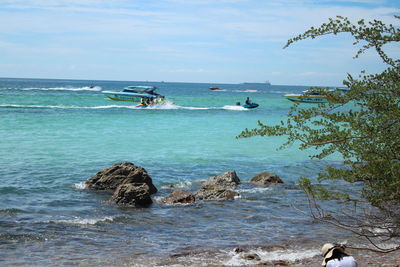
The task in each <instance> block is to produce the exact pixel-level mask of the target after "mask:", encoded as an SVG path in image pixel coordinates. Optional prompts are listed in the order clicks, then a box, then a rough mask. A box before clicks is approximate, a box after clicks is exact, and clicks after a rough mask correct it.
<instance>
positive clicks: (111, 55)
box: [0, 0, 400, 86]
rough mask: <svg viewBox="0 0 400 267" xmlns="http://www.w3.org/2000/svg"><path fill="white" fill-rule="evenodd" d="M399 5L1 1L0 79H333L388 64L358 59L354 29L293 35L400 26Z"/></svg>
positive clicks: (368, 1) (394, 1)
mask: <svg viewBox="0 0 400 267" xmlns="http://www.w3.org/2000/svg"><path fill="white" fill-rule="evenodd" d="M399 11H400V1H399V0H387V1H385V0H353V1H352V0H346V1H325V0H314V1H312V0H159V1H155V0H154V1H153V0H112V1H109V0H1V1H0V58H1V60H0V77H26V78H70V79H89V80H95V79H98V80H129V81H146V80H148V81H171V82H174V81H176V82H206V83H208V82H210V83H241V82H264V81H266V80H269V81H270V82H271V83H272V84H284V85H327V86H335V85H341V83H342V80H343V79H344V78H345V77H346V73H352V74H356V73H358V72H359V71H361V70H367V71H368V72H377V71H380V70H382V68H383V67H384V66H383V65H382V64H381V63H380V60H379V59H378V58H377V56H376V55H375V53H373V52H368V53H367V54H366V55H364V56H362V57H361V58H359V59H353V56H354V55H355V53H356V51H357V49H356V47H354V46H352V41H353V40H352V39H351V38H350V37H349V36H347V35H341V36H339V37H338V36H336V37H335V36H327V37H323V38H320V39H314V40H306V41H302V42H299V43H296V44H294V45H292V46H290V47H289V48H287V49H282V48H283V46H284V45H285V43H286V41H287V40H288V39H289V38H291V37H294V36H296V35H298V34H300V33H302V32H304V31H305V30H307V29H308V28H309V27H311V26H318V25H320V24H322V23H323V22H326V21H327V19H328V18H329V17H335V16H336V15H342V16H346V17H348V18H349V19H351V20H352V21H356V20H358V19H361V18H364V19H366V20H372V19H380V20H382V21H384V22H386V23H392V24H394V25H399V23H400V20H396V19H395V18H394V16H393V15H394V14H397V15H400V12H399ZM388 51H389V52H390V53H391V55H392V56H397V57H398V56H400V49H399V47H398V46H397V47H395V46H391V47H388Z"/></svg>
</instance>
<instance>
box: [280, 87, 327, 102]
mask: <svg viewBox="0 0 400 267" xmlns="http://www.w3.org/2000/svg"><path fill="white" fill-rule="evenodd" d="M283 96H284V97H285V98H286V99H288V100H290V101H293V102H296V103H300V102H301V103H327V102H328V100H327V99H326V96H325V95H321V94H319V93H317V92H309V91H308V90H306V91H303V93H302V94H285V95H283Z"/></svg>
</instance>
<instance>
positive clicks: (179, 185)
mask: <svg viewBox="0 0 400 267" xmlns="http://www.w3.org/2000/svg"><path fill="white" fill-rule="evenodd" d="M192 185H193V182H192V181H180V182H178V183H176V184H172V185H165V186H162V187H161V188H163V189H177V188H178V189H185V188H186V189H189V188H191V187H192Z"/></svg>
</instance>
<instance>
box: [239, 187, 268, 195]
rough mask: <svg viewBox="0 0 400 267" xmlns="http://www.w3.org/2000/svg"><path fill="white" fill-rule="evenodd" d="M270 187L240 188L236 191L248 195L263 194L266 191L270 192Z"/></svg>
mask: <svg viewBox="0 0 400 267" xmlns="http://www.w3.org/2000/svg"><path fill="white" fill-rule="evenodd" d="M271 190H272V188H271V187H254V188H242V189H238V192H240V193H249V194H256V193H265V192H267V191H271Z"/></svg>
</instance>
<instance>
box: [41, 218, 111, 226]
mask: <svg viewBox="0 0 400 267" xmlns="http://www.w3.org/2000/svg"><path fill="white" fill-rule="evenodd" d="M113 220H114V217H111V216H106V217H104V218H90V219H89V218H79V217H75V218H74V219H69V220H50V221H48V222H47V223H57V224H78V225H94V224H97V223H99V222H112V221H113Z"/></svg>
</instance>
